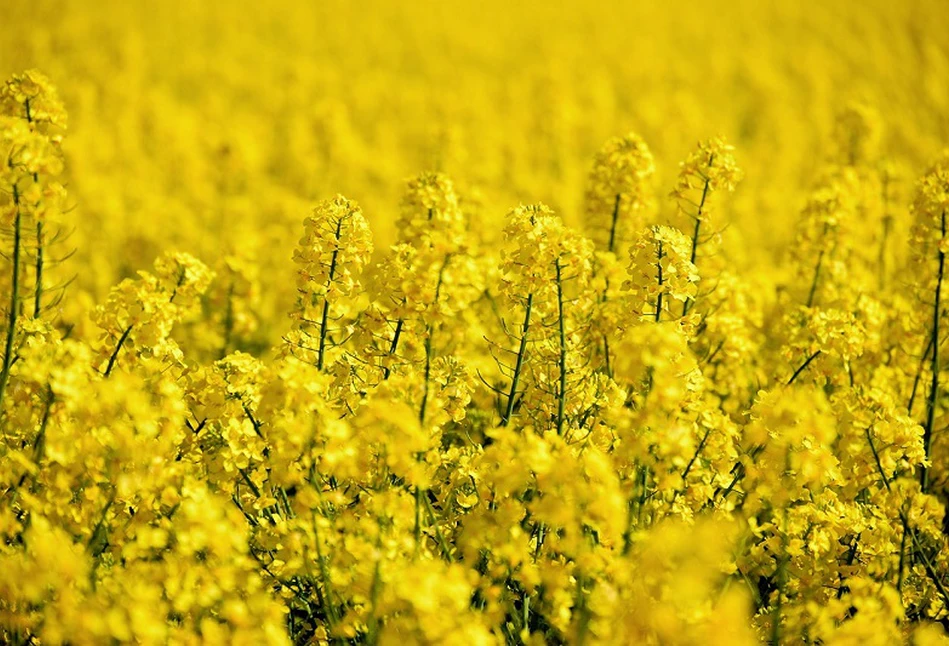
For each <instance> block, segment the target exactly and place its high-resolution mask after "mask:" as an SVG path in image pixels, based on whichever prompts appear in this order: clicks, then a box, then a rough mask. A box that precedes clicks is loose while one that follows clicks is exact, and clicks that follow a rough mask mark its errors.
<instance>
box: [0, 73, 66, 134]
mask: <svg viewBox="0 0 949 646" xmlns="http://www.w3.org/2000/svg"><path fill="white" fill-rule="evenodd" d="M0 114H6V115H12V116H17V117H20V118H22V119H24V120H25V121H28V122H30V123H34V124H38V125H40V126H42V127H43V128H45V127H46V126H54V127H56V128H65V127H66V108H65V107H63V102H62V101H61V100H60V98H59V94H58V93H57V92H56V88H54V87H53V84H52V83H50V81H49V79H48V78H46V76H45V75H44V74H43V73H42V72H38V71H37V70H27V71H26V72H23V73H22V74H15V75H14V76H13V77H12V78H10V80H8V81H7V82H6V83H5V84H4V85H3V88H2V89H0Z"/></svg>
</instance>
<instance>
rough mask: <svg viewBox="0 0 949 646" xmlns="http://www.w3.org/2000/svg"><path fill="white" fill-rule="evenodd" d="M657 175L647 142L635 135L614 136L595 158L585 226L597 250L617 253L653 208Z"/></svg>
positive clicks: (586, 207)
mask: <svg viewBox="0 0 949 646" xmlns="http://www.w3.org/2000/svg"><path fill="white" fill-rule="evenodd" d="M655 172H656V165H655V162H654V161H653V157H652V153H651V152H650V151H649V147H648V146H647V145H646V142H645V141H643V140H642V138H640V137H639V135H636V134H634V133H629V134H627V135H625V136H623V137H614V138H612V139H610V140H609V141H607V142H606V144H604V145H603V147H602V148H601V149H600V150H599V152H597V154H596V156H595V157H594V158H593V167H592V168H591V169H590V175H589V179H588V181H587V190H586V196H585V209H586V226H587V229H588V230H589V231H590V232H591V234H592V236H593V239H594V242H596V244H597V248H598V249H601V250H605V251H612V252H615V251H617V250H618V249H620V248H621V247H623V246H624V245H626V244H628V243H629V237H630V234H631V232H632V231H635V230H637V229H638V228H639V227H641V226H642V225H643V224H644V223H645V222H644V219H645V218H646V216H647V214H648V213H649V211H650V209H651V208H652V207H653V203H654V198H653V195H652V192H651V190H650V181H651V180H652V177H653V175H654V174H655Z"/></svg>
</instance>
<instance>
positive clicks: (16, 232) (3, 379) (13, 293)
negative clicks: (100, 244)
mask: <svg viewBox="0 0 949 646" xmlns="http://www.w3.org/2000/svg"><path fill="white" fill-rule="evenodd" d="M13 203H14V205H16V218H15V219H14V221H13V282H12V285H11V288H10V312H9V315H8V320H7V337H6V344H5V345H4V352H3V369H2V371H0V407H2V404H3V396H4V393H5V392H6V389H7V381H8V380H9V379H10V366H12V365H13V341H14V339H15V337H16V321H17V315H18V314H19V312H18V309H19V308H18V305H19V301H20V233H21V232H20V227H21V224H22V220H23V216H22V214H21V212H20V194H19V192H18V191H17V187H16V184H14V185H13Z"/></svg>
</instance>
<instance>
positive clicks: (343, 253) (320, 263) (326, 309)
mask: <svg viewBox="0 0 949 646" xmlns="http://www.w3.org/2000/svg"><path fill="white" fill-rule="evenodd" d="M303 226H304V233H303V237H302V238H301V239H300V243H299V244H298V245H297V248H296V250H295V251H294V253H293V262H295V263H296V264H297V290H298V291H299V294H300V295H299V300H298V303H297V309H296V312H295V317H296V318H297V322H298V325H299V329H300V330H301V332H302V333H303V335H304V336H308V337H315V338H316V339H317V343H318V345H317V347H316V348H315V352H316V366H317V368H319V369H320V370H322V369H323V367H324V365H325V363H326V349H327V342H329V341H330V339H329V332H330V329H329V328H330V325H331V324H332V322H333V320H335V318H338V317H339V316H342V315H344V314H345V313H346V312H345V308H346V301H347V299H350V298H351V297H352V296H353V295H355V294H357V293H358V292H359V290H360V275H361V274H362V271H363V268H364V267H365V266H366V263H368V262H369V258H370V256H371V255H372V237H371V234H370V231H369V224H368V223H367V222H366V218H365V217H364V216H363V214H362V210H361V209H360V208H359V205H357V204H356V203H355V202H353V201H351V200H348V199H346V198H345V197H343V196H342V195H337V196H336V197H335V198H333V199H331V200H326V201H324V202H321V203H320V204H319V206H317V207H316V209H315V210H314V211H313V215H312V216H310V217H309V218H307V219H306V220H305V221H304V223H303ZM331 311H332V316H331Z"/></svg>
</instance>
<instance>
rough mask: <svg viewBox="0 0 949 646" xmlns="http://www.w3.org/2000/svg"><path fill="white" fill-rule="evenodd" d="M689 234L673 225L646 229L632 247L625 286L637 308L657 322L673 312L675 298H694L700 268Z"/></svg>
mask: <svg viewBox="0 0 949 646" xmlns="http://www.w3.org/2000/svg"><path fill="white" fill-rule="evenodd" d="M689 249H690V244H689V238H688V237H687V236H686V235H685V234H684V233H682V232H681V231H679V230H678V229H674V228H672V227H666V226H654V227H651V228H649V229H647V230H646V231H644V232H643V233H642V234H641V235H640V236H639V239H637V240H636V242H635V243H634V244H633V246H632V248H631V249H630V250H629V269H628V273H629V281H628V282H627V283H626V287H627V288H628V289H629V291H630V298H631V299H632V305H633V309H634V311H635V312H637V313H638V314H640V315H641V316H642V318H643V319H649V318H652V319H653V320H654V321H656V322H657V323H658V322H659V321H661V320H662V316H663V314H665V315H666V317H667V318H668V317H669V316H670V314H672V301H678V302H680V303H685V302H687V301H688V300H689V299H691V298H695V293H696V284H697V283H698V280H699V275H698V271H697V270H696V268H695V265H694V264H692V261H691V260H690V259H689Z"/></svg>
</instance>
